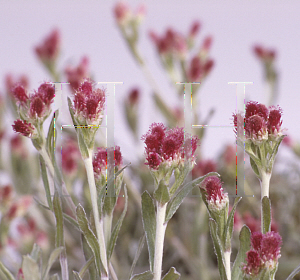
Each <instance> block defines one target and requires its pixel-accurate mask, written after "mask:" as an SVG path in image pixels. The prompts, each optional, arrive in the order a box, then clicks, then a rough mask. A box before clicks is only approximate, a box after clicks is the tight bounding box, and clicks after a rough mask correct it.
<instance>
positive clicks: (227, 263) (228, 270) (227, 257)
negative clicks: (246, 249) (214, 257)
mask: <svg viewBox="0 0 300 280" xmlns="http://www.w3.org/2000/svg"><path fill="white" fill-rule="evenodd" d="M230 255H231V251H226V252H224V259H225V271H226V275H227V280H231V267H230Z"/></svg>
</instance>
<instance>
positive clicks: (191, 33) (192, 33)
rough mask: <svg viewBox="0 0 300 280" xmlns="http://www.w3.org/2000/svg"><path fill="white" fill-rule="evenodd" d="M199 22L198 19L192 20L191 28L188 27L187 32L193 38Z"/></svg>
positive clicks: (198, 29)
mask: <svg viewBox="0 0 300 280" xmlns="http://www.w3.org/2000/svg"><path fill="white" fill-rule="evenodd" d="M200 27H201V26H200V22H199V21H194V22H193V23H192V26H191V29H190V32H189V36H190V37H192V38H194V37H196V36H197V34H198V33H199V31H200Z"/></svg>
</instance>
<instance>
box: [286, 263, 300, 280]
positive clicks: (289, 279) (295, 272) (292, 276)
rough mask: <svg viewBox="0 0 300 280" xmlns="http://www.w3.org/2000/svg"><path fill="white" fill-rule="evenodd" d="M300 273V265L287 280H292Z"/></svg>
mask: <svg viewBox="0 0 300 280" xmlns="http://www.w3.org/2000/svg"><path fill="white" fill-rule="evenodd" d="M299 272H300V265H298V266H297V267H296V268H295V269H294V270H293V272H292V273H291V274H290V275H289V277H288V278H286V280H292V279H293V278H294V276H296V275H297V274H298V273H299Z"/></svg>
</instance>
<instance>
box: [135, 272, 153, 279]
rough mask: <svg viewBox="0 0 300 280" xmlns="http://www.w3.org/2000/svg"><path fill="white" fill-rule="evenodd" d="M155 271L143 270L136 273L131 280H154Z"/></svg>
mask: <svg viewBox="0 0 300 280" xmlns="http://www.w3.org/2000/svg"><path fill="white" fill-rule="evenodd" d="M153 276H154V275H153V273H152V272H151V271H150V270H148V271H146V272H143V273H141V274H135V275H133V277H132V278H130V280H152V279H153Z"/></svg>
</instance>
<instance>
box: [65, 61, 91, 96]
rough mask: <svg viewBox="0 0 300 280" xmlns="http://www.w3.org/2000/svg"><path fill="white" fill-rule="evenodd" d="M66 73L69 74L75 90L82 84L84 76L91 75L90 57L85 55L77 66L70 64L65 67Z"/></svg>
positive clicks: (72, 87)
mask: <svg viewBox="0 0 300 280" xmlns="http://www.w3.org/2000/svg"><path fill="white" fill-rule="evenodd" d="M65 74H66V76H67V79H68V82H69V83H70V87H71V89H72V90H73V91H76V90H78V88H79V86H80V84H81V83H82V82H83V79H84V78H88V76H89V59H88V57H86V56H84V57H83V58H82V59H81V61H80V63H79V65H78V66H77V67H71V66H68V67H67V68H66V69H65Z"/></svg>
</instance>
